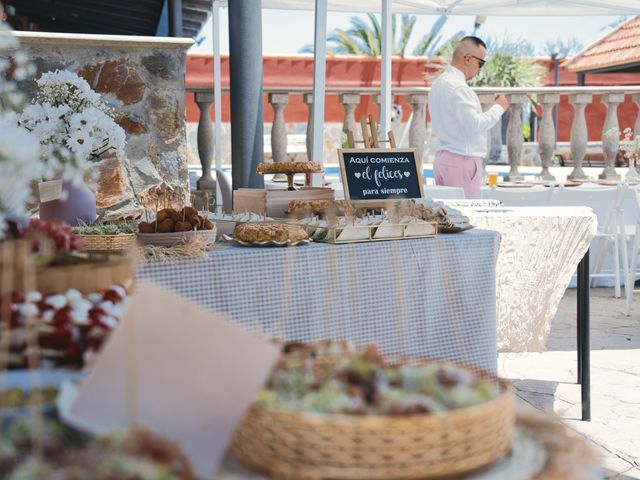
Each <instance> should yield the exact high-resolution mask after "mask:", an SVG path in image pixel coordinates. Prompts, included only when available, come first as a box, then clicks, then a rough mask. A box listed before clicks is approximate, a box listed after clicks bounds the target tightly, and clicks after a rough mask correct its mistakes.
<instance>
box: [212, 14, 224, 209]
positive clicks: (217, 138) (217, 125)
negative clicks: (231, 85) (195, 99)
mask: <svg viewBox="0 0 640 480" xmlns="http://www.w3.org/2000/svg"><path fill="white" fill-rule="evenodd" d="M211 24H212V25H213V35H212V39H213V111H214V117H215V122H214V146H215V155H216V170H220V169H222V84H221V80H220V78H221V72H220V2H219V1H216V2H213V12H212V21H211ZM216 178H218V176H217V175H216ZM216 186H217V188H216V211H217V212H218V213H222V191H221V190H220V184H217V185H216Z"/></svg>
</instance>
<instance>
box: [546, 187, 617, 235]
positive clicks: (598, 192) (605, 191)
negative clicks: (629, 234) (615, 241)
mask: <svg viewBox="0 0 640 480" xmlns="http://www.w3.org/2000/svg"><path fill="white" fill-rule="evenodd" d="M623 192H624V189H623V188H622V187H620V186H618V187H586V186H582V187H560V188H558V191H557V193H556V195H555V196H554V197H553V200H552V202H551V205H552V206H557V207H591V209H592V210H593V213H595V214H596V217H597V218H598V231H600V232H605V233H613V232H614V226H615V225H614V224H613V220H614V218H615V213H616V212H615V211H616V208H617V207H618V204H619V201H620V198H621V194H622V193H623Z"/></svg>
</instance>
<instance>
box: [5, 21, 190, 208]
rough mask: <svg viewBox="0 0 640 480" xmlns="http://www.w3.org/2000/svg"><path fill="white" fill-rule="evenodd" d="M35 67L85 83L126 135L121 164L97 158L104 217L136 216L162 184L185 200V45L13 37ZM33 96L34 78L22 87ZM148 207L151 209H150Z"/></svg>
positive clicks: (91, 37)
mask: <svg viewBox="0 0 640 480" xmlns="http://www.w3.org/2000/svg"><path fill="white" fill-rule="evenodd" d="M16 36H17V37H18V40H19V41H20V43H21V45H22V49H23V51H25V52H26V53H27V54H28V55H29V56H30V57H31V59H32V61H33V62H34V64H35V65H36V68H37V73H36V76H35V78H38V77H39V76H40V74H42V73H44V72H47V71H50V70H56V69H66V70H71V71H73V72H76V73H78V74H79V75H80V76H82V77H84V78H85V79H86V80H87V81H88V82H89V84H90V85H91V86H92V88H93V89H94V90H96V91H97V92H99V93H101V94H102V97H103V99H104V101H105V103H107V104H108V105H109V106H111V107H113V108H114V109H115V111H116V112H117V118H116V121H117V122H118V124H120V126H122V127H123V128H124V130H125V131H126V132H127V145H126V148H125V155H124V157H123V158H117V157H115V156H112V157H107V158H102V159H100V160H99V161H98V162H97V163H96V165H95V169H96V170H95V171H97V172H98V180H97V192H96V200H97V202H98V208H99V209H100V210H101V211H106V213H107V218H116V217H121V216H124V217H127V216H131V215H133V214H136V213H141V212H142V208H141V205H140V201H142V202H144V198H145V193H146V192H147V191H148V190H149V189H150V188H153V187H155V186H156V185H160V184H161V183H163V182H165V183H167V184H169V185H171V186H173V187H174V188H175V189H176V191H177V192H178V193H179V195H181V196H183V197H184V198H185V199H186V198H187V196H188V174H187V139H186V124H185V66H186V50H187V48H188V47H189V46H190V45H191V43H192V40H190V39H172V38H156V37H126V36H110V35H75V34H53V33H41V32H37V33H35V32H16ZM23 89H24V91H25V92H27V94H28V95H33V93H34V91H35V82H34V81H33V79H31V80H30V81H26V82H24V83H23ZM148 206H149V207H151V208H152V209H154V208H155V206H151V205H148Z"/></svg>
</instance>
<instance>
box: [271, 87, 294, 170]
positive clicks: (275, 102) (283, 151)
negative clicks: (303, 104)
mask: <svg viewBox="0 0 640 480" xmlns="http://www.w3.org/2000/svg"><path fill="white" fill-rule="evenodd" d="M288 102H289V94H288V93H270V94H269V103H270V104H271V106H272V107H273V123H272V124H271V155H272V157H273V161H274V162H285V161H286V160H287V124H286V123H285V121H284V107H285V106H286V105H287V103H288ZM273 178H274V180H286V178H287V176H286V175H284V174H283V173H279V174H277V175H275V176H274V177H273Z"/></svg>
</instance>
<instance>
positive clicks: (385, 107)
mask: <svg viewBox="0 0 640 480" xmlns="http://www.w3.org/2000/svg"><path fill="white" fill-rule="evenodd" d="M391 4H392V0H382V58H381V65H380V77H381V78H380V90H381V91H380V118H379V120H378V121H379V123H380V132H379V135H380V138H382V139H384V138H387V132H388V131H389V130H391V56H392V55H393V30H392V28H391V17H392V13H391V8H392V6H391Z"/></svg>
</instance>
